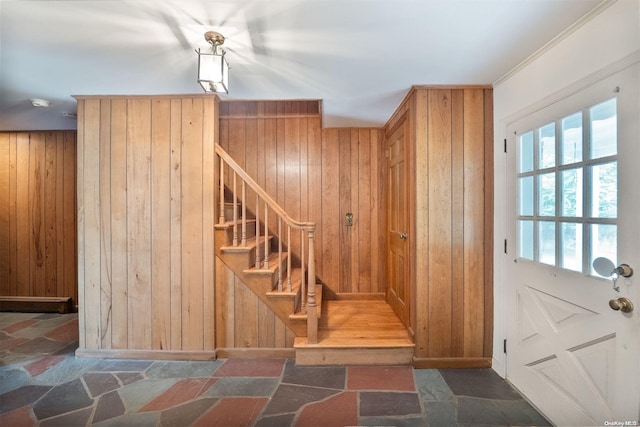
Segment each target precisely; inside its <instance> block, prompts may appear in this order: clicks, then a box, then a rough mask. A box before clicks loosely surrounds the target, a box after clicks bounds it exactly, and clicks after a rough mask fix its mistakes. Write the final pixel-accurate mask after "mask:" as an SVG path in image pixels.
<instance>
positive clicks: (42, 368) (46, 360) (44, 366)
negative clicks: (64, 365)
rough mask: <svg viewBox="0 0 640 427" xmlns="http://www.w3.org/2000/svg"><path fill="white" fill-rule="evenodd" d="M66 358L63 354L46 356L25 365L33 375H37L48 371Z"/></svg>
mask: <svg viewBox="0 0 640 427" xmlns="http://www.w3.org/2000/svg"><path fill="white" fill-rule="evenodd" d="M64 359H65V358H64V357H62V356H46V357H43V358H42V359H40V360H36V361H35V362H31V363H29V364H28V365H26V366H25V367H24V369H26V371H27V372H29V374H30V375H31V376H32V377H37V376H38V375H40V374H42V373H43V372H46V371H48V370H49V368H51V367H53V366H55V365H57V364H58V363H60V362H62V361H63V360H64Z"/></svg>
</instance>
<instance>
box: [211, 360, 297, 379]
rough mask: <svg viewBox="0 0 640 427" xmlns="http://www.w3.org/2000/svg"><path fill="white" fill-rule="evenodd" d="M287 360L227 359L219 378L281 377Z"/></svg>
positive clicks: (218, 370) (221, 368)
mask: <svg viewBox="0 0 640 427" xmlns="http://www.w3.org/2000/svg"><path fill="white" fill-rule="evenodd" d="M284 363H285V359H225V360H223V363H222V366H220V367H219V368H218V369H217V370H216V372H215V376H217V377H222V376H225V377H279V376H281V375H282V368H283V366H284Z"/></svg>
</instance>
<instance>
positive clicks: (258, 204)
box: [256, 194, 262, 268]
mask: <svg viewBox="0 0 640 427" xmlns="http://www.w3.org/2000/svg"><path fill="white" fill-rule="evenodd" d="M261 261H262V260H261V259H260V197H258V195H257V194H256V268H260V262H261Z"/></svg>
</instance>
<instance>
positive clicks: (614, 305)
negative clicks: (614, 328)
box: [609, 298, 633, 313]
mask: <svg viewBox="0 0 640 427" xmlns="http://www.w3.org/2000/svg"><path fill="white" fill-rule="evenodd" d="M609 307H611V309H612V310H615V311H618V310H620V311H621V312H623V313H631V312H632V311H633V303H632V302H631V300H630V299H629V298H618V299H612V300H611V301H609Z"/></svg>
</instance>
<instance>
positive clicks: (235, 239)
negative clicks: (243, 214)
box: [233, 172, 238, 246]
mask: <svg viewBox="0 0 640 427" xmlns="http://www.w3.org/2000/svg"><path fill="white" fill-rule="evenodd" d="M237 176H238V174H236V173H235V172H234V173H233V246H238V198H237V197H236V194H238V189H237V180H238V179H237Z"/></svg>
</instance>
